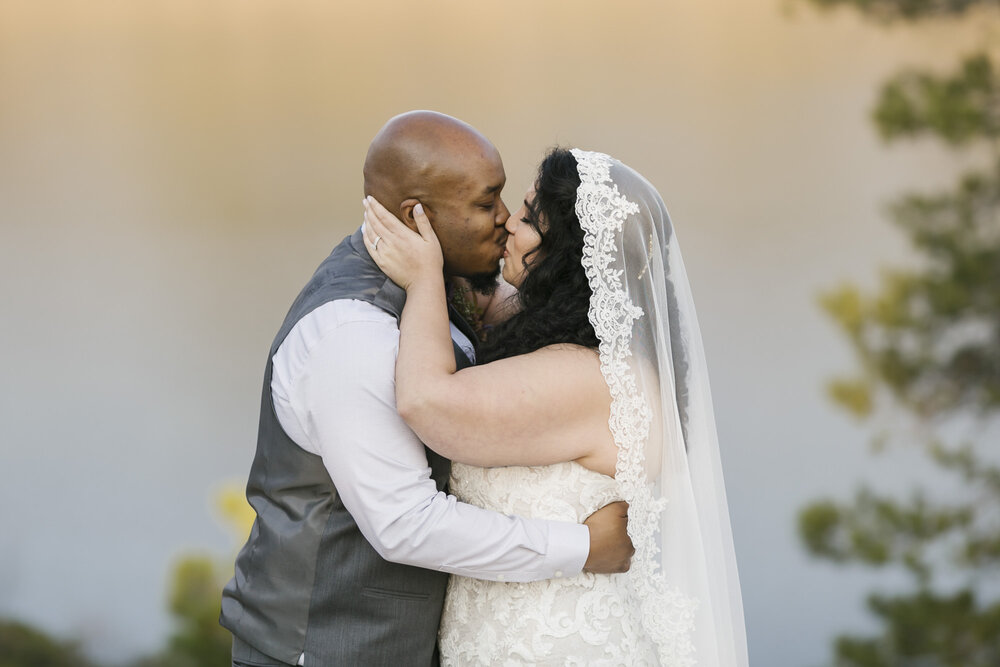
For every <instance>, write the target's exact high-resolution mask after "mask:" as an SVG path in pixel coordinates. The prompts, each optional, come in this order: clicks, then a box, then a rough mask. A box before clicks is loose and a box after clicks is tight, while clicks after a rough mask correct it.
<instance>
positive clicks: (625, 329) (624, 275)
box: [572, 149, 748, 667]
mask: <svg viewBox="0 0 1000 667" xmlns="http://www.w3.org/2000/svg"><path fill="white" fill-rule="evenodd" d="M572 153H573V155H574V157H575V158H576V161H577V168H578V170H579V174H580V180H581V185H580V188H579V189H578V191H577V201H576V213H577V217H578V218H579V220H580V224H581V226H582V227H583V230H584V256H583V265H584V268H585V270H586V273H587V278H588V279H589V282H590V287H591V290H592V295H591V300H590V313H589V314H590V321H591V323H592V324H593V325H594V328H595V329H596V332H597V337H598V340H599V341H600V358H601V371H602V372H603V374H604V378H605V380H606V381H607V383H608V387H609V389H610V390H611V397H612V404H611V419H610V422H609V425H610V428H611V432H612V434H613V436H614V438H615V442H616V444H617V445H618V463H617V470H616V475H615V477H616V480H617V482H618V486H619V491H620V493H621V495H622V497H623V498H624V499H625V500H627V501H628V502H629V527H628V529H629V534H630V536H631V538H632V541H633V543H634V545H635V556H634V558H633V560H632V567H631V569H630V571H629V573H628V575H627V577H628V582H629V594H630V595H633V596H634V597H635V602H636V604H638V605H639V606H640V607H641V610H642V623H643V626H644V629H645V630H646V632H647V633H648V634H649V636H650V637H652V638H653V640H654V641H655V642H656V644H657V649H658V651H659V656H660V663H661V664H662V665H664V666H670V667H681V666H683V667H687V666H690V665H698V666H713V667H714V666H719V667H745V666H746V665H747V664H748V658H747V649H746V633H745V629H744V623H743V604H742V599H741V596H740V585H739V578H738V575H737V571H736V557H735V553H734V550H733V541H732V533H731V531H730V525H729V511H728V506H727V504H726V492H725V486H724V484H723V479H722V468H721V464H720V461H719V446H718V438H717V436H716V431H715V418H714V413H713V410H712V397H711V392H710V390H709V382H708V367H707V365H706V362H705V353H704V349H703V346H702V341H701V333H700V331H699V329H698V320H697V317H696V314H695V309H694V302H693V300H692V297H691V289H690V286H689V284H688V279H687V273H686V272H685V270H684V262H683V260H682V259H681V251H680V247H679V246H678V243H677V237H676V235H675V234H674V230H673V226H672V225H671V222H670V216H669V215H668V214H667V209H666V207H665V206H664V204H663V200H662V199H661V198H660V195H659V194H658V193H657V192H656V189H655V188H653V186H652V185H650V183H649V182H648V181H646V179H644V178H643V177H642V176H641V175H639V174H638V173H637V172H635V171H634V170H632V169H630V168H629V167H627V166H625V165H624V164H622V163H621V162H618V161H617V160H614V159H612V158H610V157H609V156H607V155H604V154H602V153H593V152H588V151H582V150H579V149H573V151H572Z"/></svg>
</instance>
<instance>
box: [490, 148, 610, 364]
mask: <svg viewBox="0 0 1000 667" xmlns="http://www.w3.org/2000/svg"><path fill="white" fill-rule="evenodd" d="M579 187H580V175H579V172H578V171H577V165H576V158H575V157H573V154H572V153H570V152H569V151H568V150H565V149H562V148H555V149H553V150H552V151H550V152H549V154H548V155H546V156H545V159H544V160H542V164H541V165H539V167H538V178H537V179H536V180H535V199H534V202H532V204H531V205H530V206H529V207H528V218H527V220H528V224H530V225H531V226H532V227H534V228H535V230H536V231H537V232H538V234H539V236H541V238H542V241H541V243H540V244H539V246H538V248H536V249H535V250H534V251H532V252H531V253H528V254H527V255H525V258H524V261H525V266H526V267H527V271H526V275H525V276H524V279H523V281H522V282H521V286H520V287H519V288H518V294H517V295H516V296H514V297H512V298H515V299H518V300H519V301H520V303H519V305H520V312H518V313H517V314H516V315H514V316H513V317H511V318H510V319H509V320H507V321H506V322H504V323H502V324H499V325H497V327H496V328H494V329H493V330H492V331H491V332H490V334H489V337H488V339H487V341H486V343H485V344H484V345H483V348H482V357H483V361H486V362H489V361H494V360H496V359H503V358H505V357H512V356H515V355H518V354H526V353H528V352H533V351H534V350H537V349H539V348H542V347H545V346H546V345H552V344H554V343H575V344H577V345H583V346H585V347H591V348H596V347H597V345H598V341H597V334H596V333H595V332H594V327H593V325H592V324H591V323H590V320H588V319H587V311H588V310H589V307H590V294H591V291H590V285H589V284H588V283H587V276H586V274H585V273H584V270H583V263H582V258H583V229H582V228H581V227H580V221H579V219H578V218H577V217H576V191H577V188H579Z"/></svg>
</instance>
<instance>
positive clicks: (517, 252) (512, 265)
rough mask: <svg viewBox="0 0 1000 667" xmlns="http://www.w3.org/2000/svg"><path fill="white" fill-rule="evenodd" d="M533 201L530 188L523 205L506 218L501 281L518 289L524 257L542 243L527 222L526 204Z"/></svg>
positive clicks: (533, 189) (533, 195)
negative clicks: (505, 241) (506, 234)
mask: <svg viewBox="0 0 1000 667" xmlns="http://www.w3.org/2000/svg"><path fill="white" fill-rule="evenodd" d="M534 200H535V188H534V187H532V188H531V189H530V190H528V193H527V194H526V195H525V196H524V203H522V204H521V208H519V209H517V210H516V211H514V212H513V213H512V214H511V216H510V217H509V218H507V225H506V227H507V232H508V236H507V244H506V245H505V246H504V251H503V257H504V260H503V279H504V280H506V281H507V282H508V283H510V284H511V285H513V286H514V287H520V286H521V281H523V280H524V275H525V271H526V270H527V267H525V264H524V257H525V255H527V254H528V253H530V252H531V251H532V250H534V249H535V248H537V247H538V244H540V243H541V242H542V237H541V236H539V235H538V230H536V229H535V226H534V225H532V224H531V222H529V220H530V216H531V215H532V213H531V210H530V209H529V208H528V204H529V203H531V202H533V201H534Z"/></svg>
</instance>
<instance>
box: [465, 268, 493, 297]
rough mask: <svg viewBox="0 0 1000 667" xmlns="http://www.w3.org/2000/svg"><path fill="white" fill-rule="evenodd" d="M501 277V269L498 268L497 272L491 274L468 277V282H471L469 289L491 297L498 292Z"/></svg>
mask: <svg viewBox="0 0 1000 667" xmlns="http://www.w3.org/2000/svg"><path fill="white" fill-rule="evenodd" d="M499 277H500V269H499V267H498V268H497V270H496V271H491V272H490V273H477V274H476V275H474V276H466V278H465V279H466V280H468V281H469V287H471V288H472V289H473V290H474V291H476V292H479V293H480V294H483V295H485V296H491V295H492V294H493V293H494V292H496V291H497V285H498V284H499V283H498V281H497V278H499Z"/></svg>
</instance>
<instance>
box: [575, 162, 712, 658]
mask: <svg viewBox="0 0 1000 667" xmlns="http://www.w3.org/2000/svg"><path fill="white" fill-rule="evenodd" d="M571 152H572V154H573V156H574V157H575V158H576V161H577V169H578V171H579V174H580V181H581V183H580V187H579V189H578V190H577V198H576V215H577V217H578V218H579V220H580V226H581V227H582V228H583V234H584V236H583V267H584V270H585V271H586V274H587V280H588V281H589V283H590V289H591V292H592V293H591V297H590V311H589V318H590V323H591V324H593V325H594V330H595V331H596V333H597V339H598V341H599V342H600V346H599V352H600V357H601V372H602V373H603V375H604V380H605V382H607V383H608V388H609V389H610V391H611V418H610V420H609V421H608V425H609V427H610V429H611V434H612V435H613V436H614V439H615V444H616V445H618V460H617V463H616V466H615V480H616V482H617V483H618V487H619V491H620V493H621V496H622V498H624V499H625V500H627V501H628V503H629V521H628V532H629V536H630V537H631V538H632V543H633V545H634V546H635V556H634V557H633V559H632V566H631V568H630V570H629V583H630V587H631V589H632V591H633V592H634V593H635V595H636V596H637V597H638V599H639V603H640V605H641V616H642V625H643V629H644V630H645V631H646V632H647V633H648V634H649V636H650V638H652V640H653V641H654V642H655V643H656V647H657V652H658V654H659V657H660V663H661V664H662V665H664V666H669V667H691V666H693V665H695V664H696V657H695V647H694V642H693V639H692V635H693V634H694V627H695V623H694V617H695V610H696V608H697V606H698V600H697V599H695V598H692V597H689V596H687V595H685V594H684V593H683V592H681V591H680V590H678V589H677V588H676V587H674V586H671V585H669V584H668V583H667V582H666V580H665V578H664V574H663V572H662V571H661V568H660V565H659V559H658V558H657V555H658V553H659V548H658V547H657V546H656V535H657V533H658V532H659V524H660V514H661V513H662V512H663V510H664V508H665V507H666V503H667V499H666V498H655V497H654V495H653V491H652V489H651V487H650V484H649V483H648V481H647V479H646V474H645V472H644V470H645V466H644V460H643V459H644V447H643V445H644V443H645V442H646V439H647V438H648V437H649V427H650V408H649V405H648V403H647V402H646V399H645V396H644V395H643V394H642V392H640V391H639V390H638V387H637V382H636V378H635V375H634V373H632V371H631V370H630V368H629V365H628V357H629V356H630V354H631V352H630V344H631V341H632V325H633V323H634V322H635V321H636V320H637V319H639V318H640V317H643V315H644V313H643V311H642V308H640V307H638V306H636V305H635V304H633V303H632V302H631V301H630V300H629V298H628V294H627V293H626V292H625V289H624V287H623V286H622V279H621V278H622V269H620V268H619V269H615V268H613V267H612V263H613V262H614V259H615V253H616V251H617V250H618V248H617V247H616V243H615V239H616V238H617V237H618V236H619V233H620V232H621V229H622V225H623V224H624V223H625V221H626V219H627V218H628V217H629V216H630V215H634V214H636V213H638V212H639V206H638V205H637V204H636V203H634V202H632V201H629V200H628V199H627V198H626V197H625V196H624V195H622V194H620V193H619V192H618V186H617V185H615V184H614V183H613V182H612V180H611V165H612V160H611V158H610V157H609V156H607V155H604V154H603V153H594V152H590V151H582V150H580V149H573V150H572V151H571Z"/></svg>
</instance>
